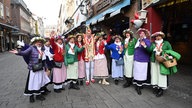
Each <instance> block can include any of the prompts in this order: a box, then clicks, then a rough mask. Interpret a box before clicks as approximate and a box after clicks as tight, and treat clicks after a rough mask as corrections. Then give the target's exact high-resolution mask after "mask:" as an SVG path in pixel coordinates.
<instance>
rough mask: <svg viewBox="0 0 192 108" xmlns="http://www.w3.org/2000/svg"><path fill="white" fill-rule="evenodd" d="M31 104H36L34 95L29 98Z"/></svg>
mask: <svg viewBox="0 0 192 108" xmlns="http://www.w3.org/2000/svg"><path fill="white" fill-rule="evenodd" d="M29 102H31V103H33V102H35V99H34V96H33V95H31V96H30V97H29Z"/></svg>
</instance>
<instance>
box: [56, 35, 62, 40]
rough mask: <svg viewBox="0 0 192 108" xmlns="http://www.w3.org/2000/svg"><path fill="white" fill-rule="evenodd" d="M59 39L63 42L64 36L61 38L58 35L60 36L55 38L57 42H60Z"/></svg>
mask: <svg viewBox="0 0 192 108" xmlns="http://www.w3.org/2000/svg"><path fill="white" fill-rule="evenodd" d="M59 39H60V40H62V41H63V38H62V36H59V35H58V36H56V37H55V40H56V41H57V40H59Z"/></svg>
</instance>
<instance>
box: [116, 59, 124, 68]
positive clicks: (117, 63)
mask: <svg viewBox="0 0 192 108" xmlns="http://www.w3.org/2000/svg"><path fill="white" fill-rule="evenodd" d="M115 62H116V65H117V66H120V65H123V64H124V60H123V59H120V60H117V61H115Z"/></svg>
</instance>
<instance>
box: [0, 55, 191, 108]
mask: <svg viewBox="0 0 192 108" xmlns="http://www.w3.org/2000/svg"><path fill="white" fill-rule="evenodd" d="M190 68H191V67H186V66H180V70H179V73H177V74H176V75H174V76H170V79H169V84H170V87H169V89H168V90H167V91H166V92H165V93H164V96H162V97H160V98H157V97H156V96H154V95H153V93H152V89H151V88H144V89H143V90H142V95H140V96H139V95H137V93H136V92H135V90H134V87H133V86H131V87H130V88H126V89H123V88H122V85H123V81H121V82H120V84H119V85H118V86H117V85H115V84H114V82H113V81H112V79H110V85H109V86H104V85H100V84H98V83H95V84H91V85H90V86H85V85H84V86H80V88H81V89H80V90H79V91H77V90H68V89H67V87H66V90H65V91H62V93H60V94H56V93H54V92H53V88H52V86H53V85H49V89H50V90H51V91H52V92H51V93H50V94H49V95H48V96H46V100H45V101H36V102H35V103H30V102H29V98H28V97H26V96H24V95H23V91H24V87H25V82H26V78H27V72H28V70H27V65H26V64H25V62H24V61H23V59H22V57H19V56H15V55H13V54H10V53H8V52H5V53H0V88H1V89H0V108H191V105H192V103H191V102H192V97H191V96H192V91H191V88H192V84H191V82H192V73H189V71H191V69H190Z"/></svg>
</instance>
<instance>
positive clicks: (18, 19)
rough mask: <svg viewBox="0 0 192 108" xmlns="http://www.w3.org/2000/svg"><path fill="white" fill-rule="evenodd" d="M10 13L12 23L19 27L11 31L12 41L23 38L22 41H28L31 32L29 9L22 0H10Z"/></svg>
mask: <svg viewBox="0 0 192 108" xmlns="http://www.w3.org/2000/svg"><path fill="white" fill-rule="evenodd" d="M11 13H12V19H13V24H14V25H16V26H17V27H18V28H19V29H20V30H19V31H16V32H13V35H14V36H15V39H14V41H16V40H24V42H26V43H29V40H30V37H29V36H30V33H31V24H30V19H31V16H32V13H31V11H30V10H29V9H28V8H27V5H26V4H25V2H24V1H23V0H11Z"/></svg>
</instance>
